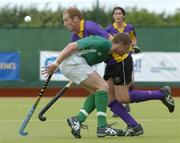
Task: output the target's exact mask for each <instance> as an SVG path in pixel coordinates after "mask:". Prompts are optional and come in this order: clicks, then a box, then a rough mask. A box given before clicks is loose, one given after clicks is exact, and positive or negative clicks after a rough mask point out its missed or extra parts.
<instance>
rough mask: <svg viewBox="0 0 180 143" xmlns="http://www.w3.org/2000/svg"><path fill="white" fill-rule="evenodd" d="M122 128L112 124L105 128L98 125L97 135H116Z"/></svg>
mask: <svg viewBox="0 0 180 143" xmlns="http://www.w3.org/2000/svg"><path fill="white" fill-rule="evenodd" d="M119 131H120V130H119V129H114V128H112V127H111V125H107V126H106V127H104V128H100V127H97V136H98V137H105V136H116V135H117V134H118V132H119Z"/></svg>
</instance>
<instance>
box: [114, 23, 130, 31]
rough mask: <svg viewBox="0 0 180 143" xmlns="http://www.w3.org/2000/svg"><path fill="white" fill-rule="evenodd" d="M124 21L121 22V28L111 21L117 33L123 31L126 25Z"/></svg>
mask: <svg viewBox="0 0 180 143" xmlns="http://www.w3.org/2000/svg"><path fill="white" fill-rule="evenodd" d="M126 25H127V24H126V23H125V22H123V27H122V28H118V27H117V24H116V23H115V22H114V23H113V27H114V28H115V29H116V30H117V31H118V32H119V33H122V32H124V28H125V27H126Z"/></svg>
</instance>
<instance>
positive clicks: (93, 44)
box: [77, 36, 112, 65]
mask: <svg viewBox="0 0 180 143" xmlns="http://www.w3.org/2000/svg"><path fill="white" fill-rule="evenodd" d="M77 45H78V48H79V55H81V56H82V57H84V58H85V59H86V61H87V63H88V64H89V65H95V64H98V63H101V62H103V61H105V60H108V59H109V58H111V55H108V52H109V51H110V49H111V46H112V43H111V41H109V40H107V39H105V38H103V37H100V36H90V37H86V38H83V39H80V40H78V41H77Z"/></svg>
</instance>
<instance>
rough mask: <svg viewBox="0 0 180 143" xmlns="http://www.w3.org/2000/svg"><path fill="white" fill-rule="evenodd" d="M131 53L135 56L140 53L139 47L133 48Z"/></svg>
mask: <svg viewBox="0 0 180 143" xmlns="http://www.w3.org/2000/svg"><path fill="white" fill-rule="evenodd" d="M133 53H135V54H138V53H141V50H140V49H139V47H138V46H136V45H135V46H133Z"/></svg>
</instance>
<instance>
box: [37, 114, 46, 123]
mask: <svg viewBox="0 0 180 143" xmlns="http://www.w3.org/2000/svg"><path fill="white" fill-rule="evenodd" d="M38 118H39V120H41V121H46V117H44V116H42V115H40V114H39V115H38Z"/></svg>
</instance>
